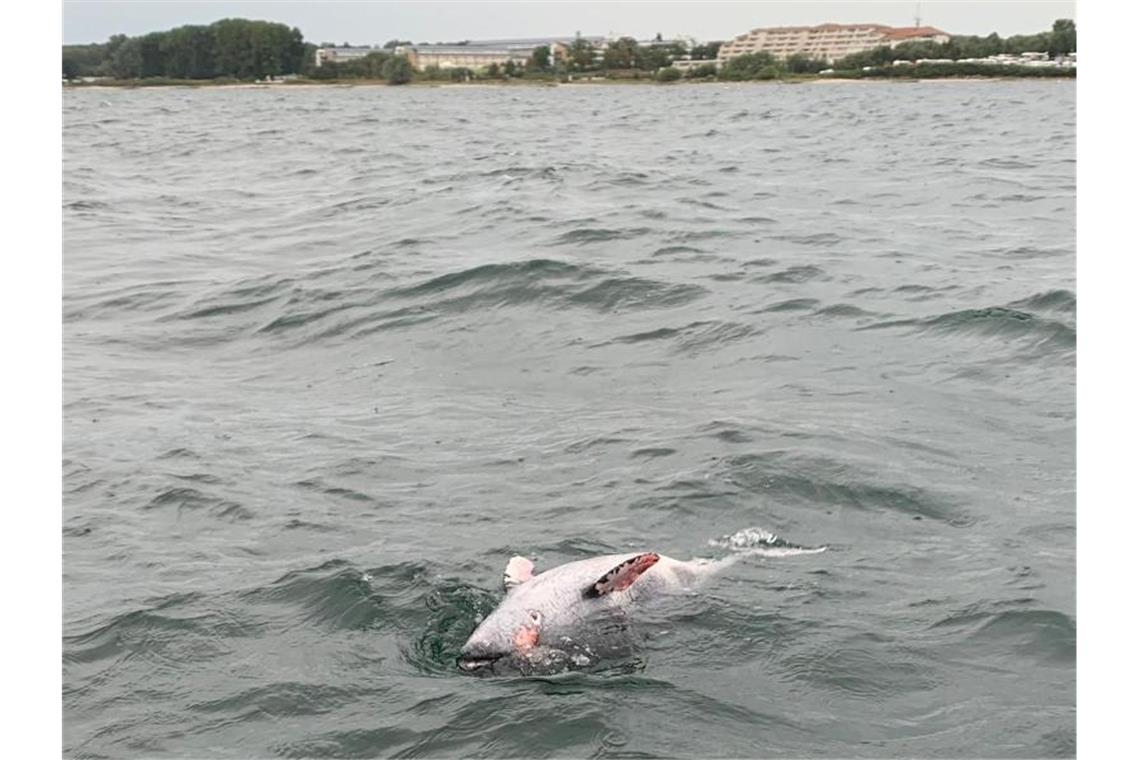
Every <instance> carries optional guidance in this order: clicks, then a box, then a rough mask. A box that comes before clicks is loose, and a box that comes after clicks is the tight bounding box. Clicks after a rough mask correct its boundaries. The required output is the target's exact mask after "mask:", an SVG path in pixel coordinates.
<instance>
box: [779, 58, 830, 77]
mask: <svg viewBox="0 0 1140 760" xmlns="http://www.w3.org/2000/svg"><path fill="white" fill-rule="evenodd" d="M784 68H785V69H787V70H788V71H789V72H790V73H792V74H818V73H819V72H821V71H823V70H824V69H826V68H827V62H826V61H821V60H818V59H816V58H812V57H810V56H807V55H804V54H803V53H795V54H794V55H789V56H788V57H787V58H785V59H784Z"/></svg>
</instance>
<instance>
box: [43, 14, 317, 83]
mask: <svg viewBox="0 0 1140 760" xmlns="http://www.w3.org/2000/svg"><path fill="white" fill-rule="evenodd" d="M311 49H312V46H311V45H306V44H305V41H304V38H303V37H302V35H301V31H300V30H299V29H297V28H290V27H288V26H286V25H285V24H277V23H273V22H269V21H248V20H246V19H223V20H221V21H215V22H214V23H213V24H210V25H209V26H193V25H192V26H180V27H178V28H177V29H171V30H169V31H166V32H151V33H150V34H144V35H142V36H139V37H128V36H126V35H124V34H117V35H114V36H113V37H111V38H110V39H109V40H108V41H107V42H105V43H102V44H95V45H65V46H64V47H63V75H64V77H65V78H68V79H73V78H76V77H82V76H108V77H114V78H116V79H146V78H150V77H166V78H170V79H215V78H218V77H232V78H235V79H261V78H264V77H268V76H281V75H284V74H298V73H300V72H301V70H302V68H303V66H304V65H305V58H306V55H311V53H310V50H311Z"/></svg>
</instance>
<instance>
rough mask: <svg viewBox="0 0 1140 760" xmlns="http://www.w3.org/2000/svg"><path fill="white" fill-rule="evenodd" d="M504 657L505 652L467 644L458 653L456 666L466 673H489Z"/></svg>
mask: <svg viewBox="0 0 1140 760" xmlns="http://www.w3.org/2000/svg"><path fill="white" fill-rule="evenodd" d="M505 656H506V653H505V652H496V651H493V650H492V649H491V648H490V647H487V646H485V645H483V644H477V643H468V644H466V645H465V646H464V647H463V649H461V650H460V651H459V659H458V660H457V664H458V665H459V667H460V668H462V669H463V670H466V671H467V672H468V673H476V672H480V671H490V670H491V669H492V668H493V667H494V665H495V663H496V662H498V661H499V660H500V659H502V658H503V657H505Z"/></svg>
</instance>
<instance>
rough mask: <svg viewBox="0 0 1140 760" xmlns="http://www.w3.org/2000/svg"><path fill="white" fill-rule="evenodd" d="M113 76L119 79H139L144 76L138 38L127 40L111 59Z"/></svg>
mask: <svg viewBox="0 0 1140 760" xmlns="http://www.w3.org/2000/svg"><path fill="white" fill-rule="evenodd" d="M110 71H111V76H113V77H116V78H117V79H138V78H139V77H140V76H142V51H141V47H140V45H139V40H138V38H137V37H132V38H130V39H128V40H125V41H124V42H123V43H122V44H121V45H119V46H118V48H117V49H116V50H115V55H114V56H113V57H112V58H111V65H110Z"/></svg>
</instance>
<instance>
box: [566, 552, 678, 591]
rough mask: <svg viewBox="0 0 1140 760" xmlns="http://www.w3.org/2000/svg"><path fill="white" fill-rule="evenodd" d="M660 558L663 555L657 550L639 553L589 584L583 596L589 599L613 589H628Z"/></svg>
mask: <svg viewBox="0 0 1140 760" xmlns="http://www.w3.org/2000/svg"><path fill="white" fill-rule="evenodd" d="M659 559H661V555H659V554H657V553H655V552H645V553H644V554H638V555H637V556H636V557H634V558H633V559H627V560H626V561H625V562H622V563H621V564H620V565H618V566H617V567H615V568H614V569H613V570H610V571H609V572H608V573H606V574H605V575H603V576H602V577H601V578H598V580H596V581H594V582H593V583H591V584H590V585H589V586H587V587H586V590H585V591H583V592H582V596H584V597H585V598H587V599H594V598H596V597H599V596H605V595H606V594H608V593H610V592H612V591H621V590H622V589H627V588H629V587H630V586H631V585H633V582H634V581H636V580H637V579H638V578H640V577H641V575H642V573H644V572H645V571H646V570H648V569H649V568H651V567H653V566H654V565H656V564H657V560H659Z"/></svg>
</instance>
